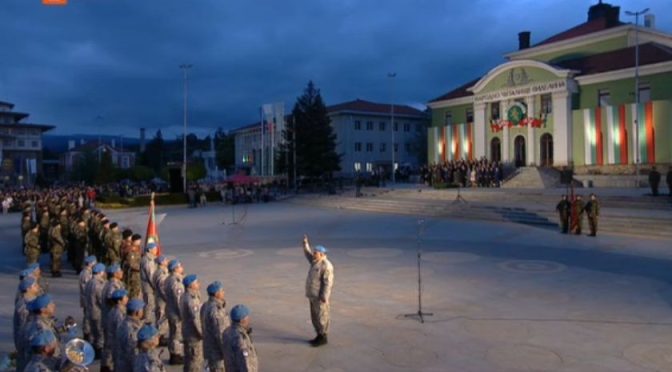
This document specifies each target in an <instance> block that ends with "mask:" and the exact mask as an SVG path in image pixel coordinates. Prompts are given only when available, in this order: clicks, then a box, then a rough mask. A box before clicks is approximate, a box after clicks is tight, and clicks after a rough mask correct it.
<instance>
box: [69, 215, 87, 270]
mask: <svg viewBox="0 0 672 372" xmlns="http://www.w3.org/2000/svg"><path fill="white" fill-rule="evenodd" d="M88 230H89V229H88V228H87V226H86V221H85V220H83V219H80V220H77V223H76V224H75V225H74V226H73V228H72V243H73V252H74V253H75V258H74V260H73V266H74V267H75V271H77V272H78V273H80V272H81V271H80V270H81V264H82V261H83V260H84V255H85V254H86V252H89V253H92V252H90V251H91V249H90V247H89V231H88Z"/></svg>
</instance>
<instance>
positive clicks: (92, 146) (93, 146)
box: [68, 142, 133, 153]
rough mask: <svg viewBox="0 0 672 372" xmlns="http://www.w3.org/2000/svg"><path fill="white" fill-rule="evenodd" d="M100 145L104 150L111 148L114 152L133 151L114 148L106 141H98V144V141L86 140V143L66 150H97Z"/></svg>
mask: <svg viewBox="0 0 672 372" xmlns="http://www.w3.org/2000/svg"><path fill="white" fill-rule="evenodd" d="M100 147H102V148H104V149H106V150H112V151H114V152H120V153H123V152H133V151H128V150H122V149H118V148H114V147H112V146H110V145H109V144H107V143H100V144H99V143H98V142H87V143H85V144H82V145H79V146H75V148H73V149H72V150H68V152H84V151H96V150H98V148H100Z"/></svg>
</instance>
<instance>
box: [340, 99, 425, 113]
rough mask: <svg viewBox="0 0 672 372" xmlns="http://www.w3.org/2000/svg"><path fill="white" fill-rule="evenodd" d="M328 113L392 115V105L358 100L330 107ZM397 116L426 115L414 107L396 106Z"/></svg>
mask: <svg viewBox="0 0 672 372" xmlns="http://www.w3.org/2000/svg"><path fill="white" fill-rule="evenodd" d="M327 111H328V112H329V113H330V114H332V113H336V112H339V111H353V112H359V113H373V114H389V113H390V104H389V103H375V102H369V101H364V100H362V99H356V100H354V101H350V102H344V103H339V104H337V105H333V106H328V107H327ZM394 113H395V115H412V116H424V115H425V114H424V113H423V112H422V111H420V110H418V109H415V108H413V107H410V106H406V105H397V104H395V105H394Z"/></svg>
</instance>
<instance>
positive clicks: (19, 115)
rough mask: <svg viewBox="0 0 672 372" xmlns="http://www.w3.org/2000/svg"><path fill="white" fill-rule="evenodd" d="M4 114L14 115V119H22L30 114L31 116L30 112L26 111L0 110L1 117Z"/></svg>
mask: <svg viewBox="0 0 672 372" xmlns="http://www.w3.org/2000/svg"><path fill="white" fill-rule="evenodd" d="M3 116H12V117H14V120H16V121H21V120H22V119H25V118H27V117H28V116H30V114H26V113H25V112H15V111H0V117H3Z"/></svg>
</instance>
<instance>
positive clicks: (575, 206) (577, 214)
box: [571, 195, 585, 235]
mask: <svg viewBox="0 0 672 372" xmlns="http://www.w3.org/2000/svg"><path fill="white" fill-rule="evenodd" d="M584 207H585V206H584V204H583V197H582V196H581V195H577V196H576V198H575V199H574V201H573V202H572V217H571V218H572V233H574V234H575V235H581V228H582V227H583V212H584V211H583V209H584Z"/></svg>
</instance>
